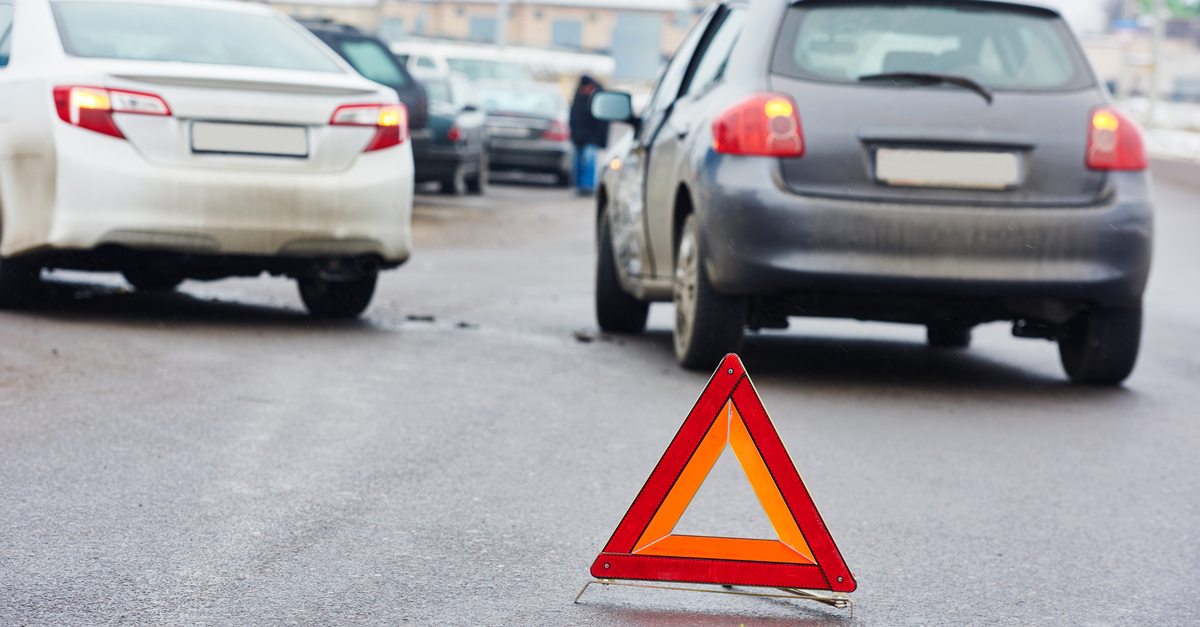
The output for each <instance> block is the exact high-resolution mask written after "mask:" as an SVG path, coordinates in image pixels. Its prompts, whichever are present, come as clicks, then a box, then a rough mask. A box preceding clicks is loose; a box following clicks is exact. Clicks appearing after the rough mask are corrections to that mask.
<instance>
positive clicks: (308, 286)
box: [296, 274, 379, 318]
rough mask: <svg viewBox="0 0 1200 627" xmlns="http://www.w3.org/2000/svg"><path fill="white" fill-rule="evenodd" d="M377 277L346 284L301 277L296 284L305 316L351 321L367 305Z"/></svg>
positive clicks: (351, 281)
mask: <svg viewBox="0 0 1200 627" xmlns="http://www.w3.org/2000/svg"><path fill="white" fill-rule="evenodd" d="M378 278H379V275H377V274H372V275H370V276H365V277H362V278H358V279H351V280H349V281H329V280H326V279H322V278H304V279H297V280H296V282H297V283H298V284H299V287H300V298H301V299H302V300H303V301H304V306H305V307H306V308H308V313H310V314H312V315H313V316H316V317H318V318H353V317H355V316H357V315H358V314H361V313H362V312H363V310H364V309H366V308H367V305H369V304H370V303H371V296H373V295H374V294H375V283H376V281H377V280H378Z"/></svg>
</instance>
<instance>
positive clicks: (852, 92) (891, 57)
mask: <svg viewBox="0 0 1200 627" xmlns="http://www.w3.org/2000/svg"><path fill="white" fill-rule="evenodd" d="M592 106H593V113H595V114H596V115H597V116H598V117H602V118H604V119H608V120H613V121H625V122H629V123H631V124H633V125H634V127H635V129H636V132H635V133H634V134H632V135H631V136H629V137H627V138H625V140H624V141H623V142H621V143H619V144H618V145H617V146H616V147H615V148H614V150H613V151H610V156H609V157H608V158H607V159H606V160H605V165H606V167H605V168H604V174H603V178H602V181H601V184H600V188H599V194H598V200H599V206H598V209H599V212H598V219H597V224H598V238H597V241H598V243H599V256H598V259H599V266H598V268H597V278H596V306H597V316H598V318H599V322H600V325H601V326H602V327H603V328H604V329H607V330H612V331H626V332H637V331H640V330H641V329H642V328H643V326H644V325H645V320H646V310H647V307H648V304H649V303H650V302H652V301H658V300H674V302H675V305H676V312H677V320H676V324H675V351H676V355H677V357H678V359H679V361H680V362H681V363H682V364H683V365H684V366H687V367H692V368H705V369H707V368H712V367H713V366H714V365H715V364H716V363H717V361H718V360H719V359H720V358H721V357H722V356H723V355H724V354H725V353H726V352H729V351H734V350H736V349H737V348H738V346H739V343H740V341H741V339H742V335H743V332H744V329H745V328H746V327H747V326H748V327H749V328H751V329H758V328H764V327H766V328H773V327H785V326H787V321H788V317H789V316H827V317H846V318H859V319H865V320H886V321H892V322H907V323H915V324H921V325H925V326H926V327H927V328H928V341H929V344H930V345H931V346H934V347H946V348H949V347H965V346H966V345H967V344H968V342H969V341H970V337H971V328H972V327H973V326H975V325H977V324H980V323H983V322H989V321H994V320H1011V321H1013V334H1014V335H1017V336H1020V337H1038V338H1047V339H1052V340H1056V341H1057V342H1058V346H1059V350H1060V354H1061V357H1062V363H1063V366H1064V367H1065V368H1066V371H1067V374H1068V375H1069V376H1070V377H1071V378H1072V379H1073V380H1075V381H1079V382H1088V383H1099V384H1115V383H1118V382H1120V381H1121V380H1123V379H1124V378H1125V377H1126V376H1128V375H1129V373H1130V371H1131V370H1132V368H1133V365H1134V362H1135V360H1136V357H1137V352H1138V343H1139V335H1140V330H1141V321H1142V291H1143V289H1144V288H1145V285H1146V277H1147V274H1148V272H1149V267H1150V249H1151V222H1152V220H1151V214H1152V210H1151V194H1150V181H1149V177H1148V175H1147V172H1146V167H1147V159H1146V153H1145V150H1144V148H1143V146H1142V140H1141V135H1140V131H1139V130H1138V128H1137V127H1136V125H1135V124H1134V123H1133V122H1132V121H1130V120H1129V119H1127V118H1126V117H1125V116H1123V115H1122V114H1121V113H1119V112H1118V111H1116V110H1115V109H1114V108H1113V107H1112V106H1111V104H1110V102H1109V100H1108V94H1107V93H1106V91H1105V89H1104V88H1103V87H1102V85H1101V84H1100V83H1099V81H1097V80H1096V77H1095V74H1094V73H1093V71H1092V69H1091V68H1090V66H1089V65H1088V62H1087V60H1086V59H1085V58H1084V56H1083V54H1082V52H1081V50H1080V47H1079V45H1078V43H1077V42H1076V40H1075V38H1074V37H1073V36H1072V34H1071V32H1070V30H1069V29H1068V27H1067V26H1066V24H1065V23H1064V22H1063V20H1062V18H1061V16H1060V15H1059V14H1058V13H1056V12H1055V11H1053V10H1050V9H1045V8H1040V7H1033V6H1024V5H1018V4H1010V3H999V2H980V1H972V0H966V1H955V0H952V1H949V2H946V1H941V0H937V1H930V0H915V1H907V2H891V1H889V2H876V1H872V0H866V1H860V2H827V1H825V0H801V1H800V2H790V1H784V0H752V1H751V2H749V3H742V2H723V3H717V4H715V5H713V6H711V7H710V8H709V10H708V11H706V12H705V13H704V15H703V17H702V18H701V19H700V20H699V22H698V23H697V25H696V26H695V27H694V28H693V29H692V31H691V32H690V33H689V34H688V35H687V37H686V39H685V40H684V42H683V43H682V44H681V46H680V49H679V52H678V53H677V54H676V56H675V58H674V59H673V60H672V61H671V62H670V64H669V65H668V66H667V68H666V70H665V72H664V74H663V75H662V77H661V79H660V80H659V82H658V85H657V87H656V88H655V92H654V94H653V96H652V98H651V100H650V103H649V104H648V105H647V107H646V109H645V110H644V111H643V112H642V113H641V115H640V116H636V117H635V116H633V115H632V113H631V107H630V98H629V96H628V95H626V94H621V93H616V92H602V93H601V94H598V95H597V96H595V97H594V98H593V102H592Z"/></svg>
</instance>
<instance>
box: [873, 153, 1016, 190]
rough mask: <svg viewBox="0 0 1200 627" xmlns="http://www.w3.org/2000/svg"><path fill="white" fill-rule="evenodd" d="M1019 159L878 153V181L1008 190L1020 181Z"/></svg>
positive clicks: (1005, 155) (993, 155) (1009, 156)
mask: <svg viewBox="0 0 1200 627" xmlns="http://www.w3.org/2000/svg"><path fill="white" fill-rule="evenodd" d="M1018 166H1019V160H1018V159H1017V155H1016V154H1015V153H1011V152H968V151H965V150H907V149H899V148H880V149H878V150H876V151H875V179H876V180H878V181H879V182H881V183H885V184H887V185H900V186H906V187H957V188H966V189H1008V188H1010V187H1015V186H1016V185H1017V183H1018V182H1019V180H1020V173H1019V167H1018Z"/></svg>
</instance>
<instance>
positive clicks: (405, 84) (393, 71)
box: [300, 20, 429, 160]
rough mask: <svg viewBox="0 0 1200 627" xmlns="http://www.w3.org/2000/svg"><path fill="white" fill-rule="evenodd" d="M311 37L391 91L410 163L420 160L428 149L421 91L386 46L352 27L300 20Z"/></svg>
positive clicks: (426, 117)
mask: <svg viewBox="0 0 1200 627" xmlns="http://www.w3.org/2000/svg"><path fill="white" fill-rule="evenodd" d="M300 23H301V24H303V25H304V27H305V28H307V29H308V30H309V31H311V32H312V34H314V35H316V36H317V37H318V38H319V39H320V40H321V41H323V42H325V44H326V45H328V46H329V47H330V48H333V50H334V52H337V53H338V54H339V55H341V56H342V58H343V59H345V60H346V62H347V63H349V64H350V65H351V66H352V67H353V68H354V69H355V70H357V71H358V73H359V74H362V75H363V76H365V77H366V78H368V79H370V80H373V81H375V82H376V83H379V84H381V85H386V86H388V87H391V88H392V89H394V90H395V91H396V95H398V96H399V97H400V102H403V103H404V106H405V107H407V108H408V131H409V139H410V141H411V142H412V151H413V159H416V160H420V159H421V157H422V155H424V153H425V151H426V150H427V149H428V146H429V131H428V130H427V129H426V123H427V121H428V112H427V109H428V102H427V100H426V96H425V91H424V90H423V89H421V85H420V84H419V83H418V82H417V81H416V80H414V79H413V77H412V75H411V74H409V73H408V70H407V69H405V67H404V64H403V63H401V62H400V60H399V59H397V58H396V57H395V56H394V55H393V54H392V52H391V50H388V48H387V46H386V45H385V44H384V43H383V42H382V41H380V40H379V39H378V38H376V37H372V36H371V35H368V34H366V33H363V32H362V31H359V30H358V29H357V28H354V27H353V26H349V25H347V24H338V23H336V22H332V21H330V20H300Z"/></svg>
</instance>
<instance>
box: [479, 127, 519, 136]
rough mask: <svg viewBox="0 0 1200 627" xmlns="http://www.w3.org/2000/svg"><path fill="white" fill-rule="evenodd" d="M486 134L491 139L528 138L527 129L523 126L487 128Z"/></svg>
mask: <svg viewBox="0 0 1200 627" xmlns="http://www.w3.org/2000/svg"><path fill="white" fill-rule="evenodd" d="M487 132H488V135H491V136H492V137H529V129H527V128H525V127H524V126H489V127H487Z"/></svg>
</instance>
